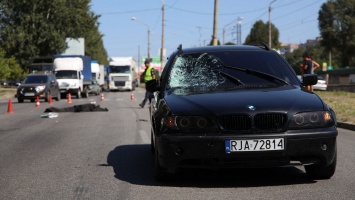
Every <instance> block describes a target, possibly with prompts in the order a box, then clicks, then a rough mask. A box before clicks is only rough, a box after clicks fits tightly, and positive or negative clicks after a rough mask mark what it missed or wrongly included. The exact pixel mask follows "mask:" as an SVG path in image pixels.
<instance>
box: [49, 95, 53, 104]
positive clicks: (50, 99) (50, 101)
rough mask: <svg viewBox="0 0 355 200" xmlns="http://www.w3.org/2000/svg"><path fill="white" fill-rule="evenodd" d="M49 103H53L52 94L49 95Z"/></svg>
mask: <svg viewBox="0 0 355 200" xmlns="http://www.w3.org/2000/svg"><path fill="white" fill-rule="evenodd" d="M48 104H53V100H52V95H51V94H50V95H49V99H48Z"/></svg>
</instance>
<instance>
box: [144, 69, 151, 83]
mask: <svg viewBox="0 0 355 200" xmlns="http://www.w3.org/2000/svg"><path fill="white" fill-rule="evenodd" d="M152 69H153V67H152V66H149V67H148V69H147V71H146V72H145V74H144V82H147V81H150V80H152V79H153V76H152Z"/></svg>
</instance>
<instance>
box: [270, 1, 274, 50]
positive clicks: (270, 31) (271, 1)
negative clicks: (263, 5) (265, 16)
mask: <svg viewBox="0 0 355 200" xmlns="http://www.w3.org/2000/svg"><path fill="white" fill-rule="evenodd" d="M275 1H276V0H272V1H271V2H270V4H269V47H270V48H271V4H272V3H274V2H275Z"/></svg>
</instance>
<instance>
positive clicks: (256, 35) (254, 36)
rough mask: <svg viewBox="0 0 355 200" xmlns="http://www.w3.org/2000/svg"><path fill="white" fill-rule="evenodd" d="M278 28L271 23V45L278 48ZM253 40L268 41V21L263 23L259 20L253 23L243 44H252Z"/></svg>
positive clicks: (279, 45)
mask: <svg viewBox="0 0 355 200" xmlns="http://www.w3.org/2000/svg"><path fill="white" fill-rule="evenodd" d="M279 36H280V33H279V30H278V29H277V28H276V27H275V26H274V24H272V23H271V45H272V47H273V48H275V49H278V48H280V47H281V44H280V42H279ZM255 42H265V43H266V44H268V43H269V23H268V22H267V23H264V22H263V21H262V20H259V21H257V22H255V23H254V25H253V27H252V28H251V30H250V33H249V35H247V37H246V38H245V42H244V44H252V43H255Z"/></svg>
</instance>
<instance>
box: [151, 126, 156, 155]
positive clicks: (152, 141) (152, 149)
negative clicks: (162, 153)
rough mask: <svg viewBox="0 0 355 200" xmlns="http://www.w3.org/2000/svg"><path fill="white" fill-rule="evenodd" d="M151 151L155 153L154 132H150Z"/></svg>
mask: <svg viewBox="0 0 355 200" xmlns="http://www.w3.org/2000/svg"><path fill="white" fill-rule="evenodd" d="M150 151H151V152H152V153H153V154H154V153H155V148H154V140H153V130H151V131H150Z"/></svg>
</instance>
